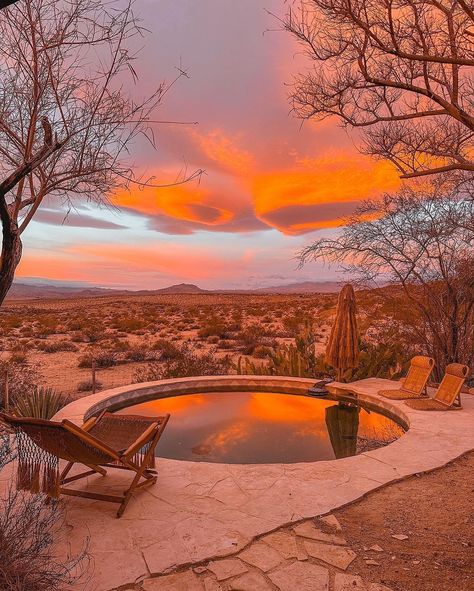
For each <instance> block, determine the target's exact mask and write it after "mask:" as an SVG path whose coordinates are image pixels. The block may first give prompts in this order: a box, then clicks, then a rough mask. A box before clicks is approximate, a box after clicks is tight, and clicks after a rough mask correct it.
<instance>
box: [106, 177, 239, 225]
mask: <svg viewBox="0 0 474 591" xmlns="http://www.w3.org/2000/svg"><path fill="white" fill-rule="evenodd" d="M113 201H114V203H115V204H116V205H118V206H119V207H128V208H130V209H134V210H136V211H139V212H140V213H144V214H148V215H155V214H158V213H161V214H165V215H167V216H170V217H173V218H176V219H179V220H185V221H188V222H198V223H200V224H203V225H205V226H213V225H218V224H224V223H227V222H229V221H231V220H232V218H233V217H234V212H233V211H231V210H230V209H228V208H226V207H224V206H223V205H222V199H221V200H219V198H218V196H217V195H215V194H212V193H211V192H210V191H209V189H205V188H204V187H202V186H199V187H193V186H192V185H188V186H185V185H177V186H175V187H168V188H166V189H151V188H149V189H145V190H144V191H135V192H124V193H120V194H118V195H115V197H114V198H113ZM219 201H220V202H219Z"/></svg>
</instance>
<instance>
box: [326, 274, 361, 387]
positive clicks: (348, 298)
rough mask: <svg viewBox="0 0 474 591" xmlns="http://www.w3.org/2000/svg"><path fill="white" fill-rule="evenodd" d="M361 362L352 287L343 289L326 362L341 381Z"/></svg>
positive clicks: (347, 286)
mask: <svg viewBox="0 0 474 591" xmlns="http://www.w3.org/2000/svg"><path fill="white" fill-rule="evenodd" d="M358 360H359V333H358V329H357V318H356V302H355V293H354V288H353V287H352V285H350V284H347V285H344V287H343V288H342V289H341V293H340V294H339V299H338V302H337V310H336V318H335V320H334V324H333V326H332V330H331V336H330V337H329V341H328V344H327V347H326V357H325V361H326V363H327V364H328V365H331V366H332V367H334V369H335V370H336V379H337V380H338V381H341V380H342V379H343V377H344V374H345V373H346V371H347V370H348V369H351V368H353V367H357V363H358Z"/></svg>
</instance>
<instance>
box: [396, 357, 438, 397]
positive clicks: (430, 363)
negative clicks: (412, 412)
mask: <svg viewBox="0 0 474 591" xmlns="http://www.w3.org/2000/svg"><path fill="white" fill-rule="evenodd" d="M433 367H434V359H433V358H432V357H425V356H424V355H417V356H416V357H413V358H412V360H411V361H410V368H409V369H408V373H407V376H406V378H405V379H404V381H403V389H404V390H407V392H413V393H415V394H421V392H422V391H423V388H424V387H425V386H426V382H427V381H428V378H429V377H430V374H431V371H432V369H433Z"/></svg>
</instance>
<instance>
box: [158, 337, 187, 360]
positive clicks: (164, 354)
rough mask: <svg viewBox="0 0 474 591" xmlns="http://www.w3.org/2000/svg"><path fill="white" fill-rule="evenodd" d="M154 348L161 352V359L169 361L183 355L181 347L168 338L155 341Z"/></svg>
mask: <svg viewBox="0 0 474 591" xmlns="http://www.w3.org/2000/svg"><path fill="white" fill-rule="evenodd" d="M152 348H153V349H154V350H155V351H158V352H159V354H160V360H161V361H169V360H172V359H177V358H178V357H180V356H181V350H180V348H179V347H178V346H177V345H175V344H174V343H172V342H171V341H168V340H166V339H158V340H157V341H155V342H154V343H153V346H152Z"/></svg>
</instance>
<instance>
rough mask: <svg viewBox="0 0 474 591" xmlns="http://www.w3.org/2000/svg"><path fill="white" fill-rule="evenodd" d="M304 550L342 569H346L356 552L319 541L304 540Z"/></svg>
mask: <svg viewBox="0 0 474 591" xmlns="http://www.w3.org/2000/svg"><path fill="white" fill-rule="evenodd" d="M304 547H305V550H306V552H307V553H308V554H309V555H310V556H312V557H313V558H317V559H318V560H322V561H323V562H327V564H331V565H332V566H336V567H337V568H340V569H342V570H346V568H347V567H348V566H349V564H350V563H351V562H352V561H353V560H354V559H355V558H356V556H357V554H356V553H355V552H353V551H352V550H350V549H349V548H341V546H333V545H329V544H322V543H319V542H305V543H304Z"/></svg>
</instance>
